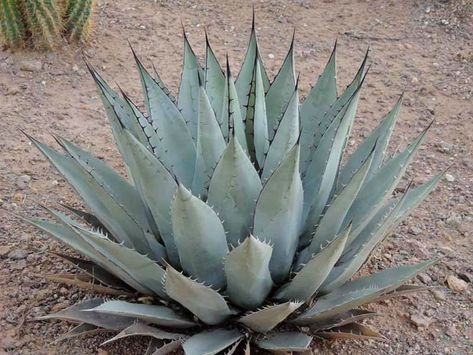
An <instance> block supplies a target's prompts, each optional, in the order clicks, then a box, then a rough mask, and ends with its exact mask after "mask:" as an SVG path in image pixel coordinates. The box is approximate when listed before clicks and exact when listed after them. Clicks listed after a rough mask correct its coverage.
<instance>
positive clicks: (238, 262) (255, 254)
mask: <svg viewBox="0 0 473 355" xmlns="http://www.w3.org/2000/svg"><path fill="white" fill-rule="evenodd" d="M272 251H273V249H272V248H271V246H269V245H268V244H266V243H263V242H261V241H259V240H258V239H256V238H255V237H253V236H252V235H250V236H249V237H248V238H246V239H245V241H244V242H243V243H241V244H240V245H238V247H236V248H235V249H233V250H232V251H231V252H230V254H228V255H227V257H226V258H225V275H226V277H227V290H226V292H227V294H228V296H229V297H230V299H231V301H232V303H234V304H236V305H238V306H240V307H243V308H246V309H255V308H257V307H259V306H261V304H262V303H263V302H264V300H265V299H266V296H267V295H268V294H269V292H270V291H271V288H272V286H273V281H272V280H271V274H270V273H269V261H270V260H271V253H272Z"/></svg>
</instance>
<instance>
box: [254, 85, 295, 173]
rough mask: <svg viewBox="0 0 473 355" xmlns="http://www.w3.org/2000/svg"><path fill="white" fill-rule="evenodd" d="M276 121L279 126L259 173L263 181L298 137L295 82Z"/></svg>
mask: <svg viewBox="0 0 473 355" xmlns="http://www.w3.org/2000/svg"><path fill="white" fill-rule="evenodd" d="M278 123H279V126H278V127H277V129H276V133H275V135H274V137H273V139H272V142H271V145H270V147H269V150H268V154H267V156H266V159H265V162H264V169H263V173H262V175H261V179H262V180H263V181H265V180H266V179H267V178H268V177H269V176H270V175H271V174H272V173H273V171H274V170H275V169H276V168H277V167H278V166H279V164H280V163H281V161H283V159H284V157H285V156H286V154H287V153H288V152H289V151H290V150H291V148H292V147H293V146H294V144H296V142H297V139H298V138H299V134H300V130H299V95H298V93H297V84H296V86H295V88H294V87H293V92H292V96H291V98H290V100H289V103H288V104H287V107H286V111H285V112H284V115H283V117H282V119H281V120H280V121H278ZM270 138H271V137H270Z"/></svg>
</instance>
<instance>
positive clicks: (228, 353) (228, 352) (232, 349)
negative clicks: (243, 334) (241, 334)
mask: <svg viewBox="0 0 473 355" xmlns="http://www.w3.org/2000/svg"><path fill="white" fill-rule="evenodd" d="M242 341H243V338H240V340H238V341H237V342H235V343H234V344H233V345H232V346H231V347H229V348H228V349H227V350H226V351H225V355H233V354H236V351H237V350H238V348H239V346H240V344H241V342H242Z"/></svg>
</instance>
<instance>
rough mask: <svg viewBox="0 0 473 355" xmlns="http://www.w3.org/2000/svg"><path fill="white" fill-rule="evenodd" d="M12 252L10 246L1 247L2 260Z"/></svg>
mask: <svg viewBox="0 0 473 355" xmlns="http://www.w3.org/2000/svg"><path fill="white" fill-rule="evenodd" d="M10 251H11V248H10V247H9V246H8V245H2V246H0V258H4V257H6V256H7V255H8V253H9V252H10Z"/></svg>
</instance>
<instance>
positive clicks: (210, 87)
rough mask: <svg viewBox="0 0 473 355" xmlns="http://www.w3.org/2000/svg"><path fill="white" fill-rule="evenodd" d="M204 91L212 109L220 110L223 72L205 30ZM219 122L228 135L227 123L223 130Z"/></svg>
mask: <svg viewBox="0 0 473 355" xmlns="http://www.w3.org/2000/svg"><path fill="white" fill-rule="evenodd" d="M205 44H206V50H205V91H206V92H207V95H208V96H209V100H210V104H211V105H212V108H213V110H214V111H215V112H216V113H218V112H220V110H221V108H222V104H223V97H224V96H223V92H224V90H225V75H224V74H223V71H222V68H221V67H220V64H219V62H218V59H217V57H216V56H215V53H214V51H213V50H212V47H211V46H210V42H209V38H208V35H207V31H206V32H205ZM217 118H218V117H217ZM219 123H220V127H222V131H223V134H224V136H227V135H228V123H227V125H226V126H227V128H226V130H227V131H226V132H225V125H224V124H222V122H219Z"/></svg>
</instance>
